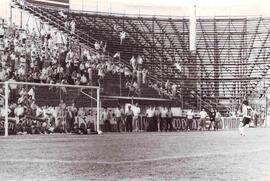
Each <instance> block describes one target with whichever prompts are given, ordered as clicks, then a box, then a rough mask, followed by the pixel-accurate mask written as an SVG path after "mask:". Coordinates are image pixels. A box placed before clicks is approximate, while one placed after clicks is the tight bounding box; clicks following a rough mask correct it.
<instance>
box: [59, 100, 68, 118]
mask: <svg viewBox="0 0 270 181" xmlns="http://www.w3.org/2000/svg"><path fill="white" fill-rule="evenodd" d="M65 109H66V103H65V102H64V100H63V99H61V100H60V103H59V115H60V116H61V117H63V116H64V115H65V114H64V111H65Z"/></svg>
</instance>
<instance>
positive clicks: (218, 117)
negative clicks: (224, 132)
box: [215, 111, 222, 130]
mask: <svg viewBox="0 0 270 181" xmlns="http://www.w3.org/2000/svg"><path fill="white" fill-rule="evenodd" d="M215 120H216V128H217V130H218V128H219V127H220V126H221V123H222V119H221V114H220V112H219V111H216V119H215Z"/></svg>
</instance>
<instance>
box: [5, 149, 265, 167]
mask: <svg viewBox="0 0 270 181" xmlns="http://www.w3.org/2000/svg"><path fill="white" fill-rule="evenodd" d="M268 150H270V148H263V149H256V150H249V151H235V152H227V153H206V154H195V155H187V156H168V157H159V158H149V159H138V160H126V161H116V162H112V161H109V162H108V161H93V160H55V159H46V160H45V159H35V158H34V159H1V160H0V163H1V162H24V163H68V164H72V163H81V164H101V165H120V164H134V163H146V162H156V161H165V160H177V159H185V158H196V157H208V156H214V155H216V156H223V155H224V156H228V155H235V154H241V153H256V152H262V151H268Z"/></svg>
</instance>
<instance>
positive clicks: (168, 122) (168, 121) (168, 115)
mask: <svg viewBox="0 0 270 181" xmlns="http://www.w3.org/2000/svg"><path fill="white" fill-rule="evenodd" d="M166 118H167V119H166V131H168V128H169V125H170V131H172V130H173V124H172V119H173V113H172V109H171V107H170V106H169V107H168V110H167V112H166Z"/></svg>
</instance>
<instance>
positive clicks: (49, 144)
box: [0, 128, 270, 181]
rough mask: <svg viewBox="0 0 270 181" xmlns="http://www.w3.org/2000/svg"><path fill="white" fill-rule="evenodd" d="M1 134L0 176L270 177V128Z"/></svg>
mask: <svg viewBox="0 0 270 181" xmlns="http://www.w3.org/2000/svg"><path fill="white" fill-rule="evenodd" d="M246 133H247V135H246V136H245V137H241V136H240V135H239V134H238V130H230V131H205V132H169V133H120V134H119V133H107V134H103V135H87V136H83V135H65V134H62V135H61V134H60V135H24V136H9V137H7V138H5V137H0V149H1V154H0V180H79V181H83V180H263V181H264V180H265V181H266V180H270V129H268V128H249V129H247V130H246Z"/></svg>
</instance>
